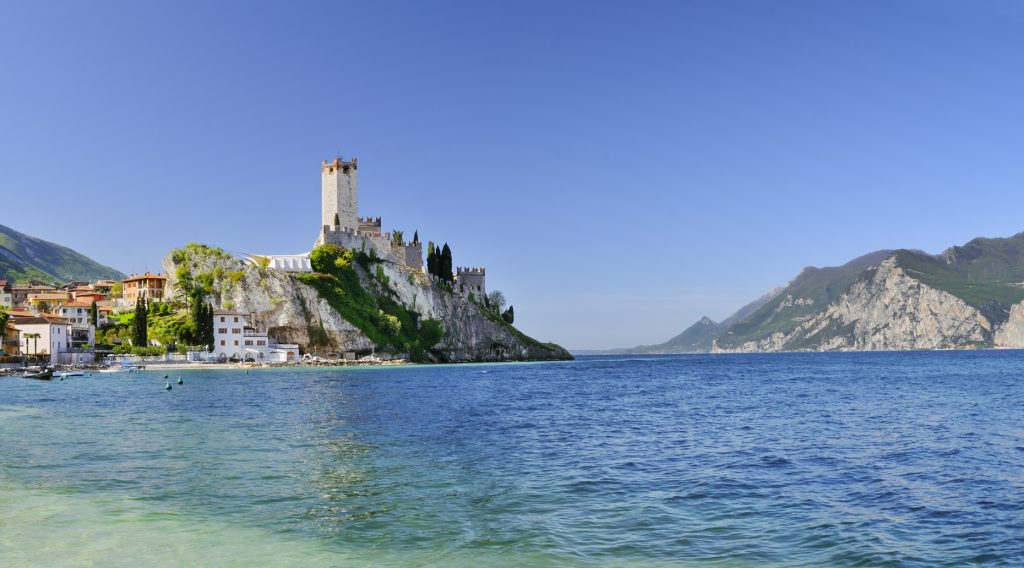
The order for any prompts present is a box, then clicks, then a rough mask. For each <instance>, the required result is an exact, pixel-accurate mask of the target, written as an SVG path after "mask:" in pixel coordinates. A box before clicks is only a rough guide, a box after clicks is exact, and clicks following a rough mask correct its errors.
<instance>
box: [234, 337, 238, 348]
mask: <svg viewBox="0 0 1024 568" xmlns="http://www.w3.org/2000/svg"><path fill="white" fill-rule="evenodd" d="M235 346H236V347H237V346H238V340H237V339H236V340H235Z"/></svg>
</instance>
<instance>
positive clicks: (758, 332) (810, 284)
mask: <svg viewBox="0 0 1024 568" xmlns="http://www.w3.org/2000/svg"><path fill="white" fill-rule="evenodd" d="M890 254H892V251H888V250H881V251H876V252H873V253H870V254H866V255H864V256H861V257H858V258H855V259H853V260H851V261H850V262H847V263H846V264H844V265H842V266H831V267H827V268H815V267H807V268H805V269H804V270H803V272H801V273H800V274H799V275H798V276H797V277H796V278H794V279H793V280H792V282H790V283H789V285H788V286H786V287H785V288H783V289H782V291H781V292H779V293H778V294H776V295H775V296H774V297H773V298H772V299H771V300H769V301H768V302H766V303H765V304H764V305H762V306H761V307H759V308H758V309H757V310H755V311H754V313H752V314H750V315H749V316H747V317H745V318H743V319H741V320H739V321H737V322H736V323H734V324H733V325H732V326H730V327H729V328H728V329H727V330H725V331H724V332H723V333H721V334H720V335H719V336H718V337H717V339H718V344H719V345H720V346H722V347H726V348H729V347H735V346H737V345H740V344H743V343H745V342H747V341H756V340H758V339H761V338H764V337H767V336H769V335H771V334H773V333H775V332H777V331H788V330H790V329H792V328H793V327H795V326H796V325H798V324H799V323H800V322H802V321H804V320H805V319H806V318H808V317H810V316H811V315H813V314H815V313H817V312H818V311H820V310H822V309H824V308H825V306H827V305H828V304H829V303H830V302H832V301H833V300H835V299H836V298H838V297H839V295H840V294H842V293H843V292H845V291H846V290H847V289H849V288H850V286H851V285H852V284H853V283H854V282H856V281H857V278H859V277H860V275H861V274H862V273H863V272H864V271H865V270H867V269H868V268H871V267H873V266H877V265H878V263H880V262H882V261H883V260H884V259H885V258H886V257H888V256H889V255H890Z"/></svg>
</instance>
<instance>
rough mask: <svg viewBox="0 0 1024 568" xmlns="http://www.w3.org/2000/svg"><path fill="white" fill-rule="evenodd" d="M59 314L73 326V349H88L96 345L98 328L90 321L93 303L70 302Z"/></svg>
mask: <svg viewBox="0 0 1024 568" xmlns="http://www.w3.org/2000/svg"><path fill="white" fill-rule="evenodd" d="M97 311H98V310H97ZM57 314H58V315H59V316H61V317H62V318H64V319H65V320H67V321H68V323H70V324H71V335H70V338H71V339H70V344H71V347H76V348H87V347H89V346H92V345H95V344H96V326H94V325H92V322H91V321H90V320H91V319H92V302H89V303H85V302H68V303H67V304H64V305H63V306H61V307H60V308H59V309H58V310H57Z"/></svg>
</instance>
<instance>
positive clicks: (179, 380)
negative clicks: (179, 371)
mask: <svg viewBox="0 0 1024 568" xmlns="http://www.w3.org/2000/svg"><path fill="white" fill-rule="evenodd" d="M184 383H185V381H183V380H181V377H178V384H179V385H181V384H184Z"/></svg>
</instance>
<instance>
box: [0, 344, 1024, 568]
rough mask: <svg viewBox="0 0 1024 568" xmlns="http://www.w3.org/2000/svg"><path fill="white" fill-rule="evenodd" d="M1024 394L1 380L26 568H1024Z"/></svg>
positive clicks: (572, 369) (443, 381)
mask: <svg viewBox="0 0 1024 568" xmlns="http://www.w3.org/2000/svg"><path fill="white" fill-rule="evenodd" d="M485 371H486V372H485ZM1022 371H1024V357H1021V355H1020V354H1018V353H1011V352H1000V353H910V354H850V355H819V354H807V355H783V356H740V357H731V356H722V357H668V358H664V357H663V358H631V359H629V360H627V359H617V358H604V359H601V358H593V359H589V360H582V361H578V362H574V363H557V364H533V365H492V366H453V367H415V368H399V369H396V368H389V369H349V370H329V369H295V370H263V371H254V372H251V373H249V374H241V373H237V372H230V371H202V372H200V371H196V372H190V373H189V375H188V376H187V377H186V382H185V384H184V385H183V386H181V387H179V388H175V389H174V390H173V391H170V392H165V391H164V390H163V389H162V386H163V380H162V374H160V373H143V374H140V375H138V376H132V377H118V376H97V377H90V378H82V379H74V380H68V381H64V382H54V383H42V382H37V381H22V380H19V379H0V458H2V459H0V495H2V496H3V498H2V499H0V559H3V560H2V561H0V564H5V563H6V564H10V565H16V566H31V565H55V564H56V565H83V564H97V565H104V566H117V565H132V566H137V565H175V566H178V565H190V564H202V565H218V566H231V565H238V566H243V565H245V566H249V565H284V566H287V565H296V566H298V565H303V566H308V565H351V564H357V565H364V564H372V565H402V566H407V565H438V566H449V565H474V566H475V565H481V564H486V565H516V566H520V565H552V564H556V565H557V564H565V565H577V564H608V565H622V564H630V565H655V566H656V565H689V564H693V565H706V564H714V565H730V566H732V565H740V566H742V565H766V564H767V565H772V564H774V565H787V566H789V565H801V564H803V565H822V564H826V565H828V564H841V565H849V564H858V563H859V564H864V565H874V564H895V565H921V566H934V565H943V564H944V565H961V564H965V563H971V562H974V563H979V562H981V563H984V562H999V561H1002V562H1003V563H1012V560H1013V559H1015V558H1020V557H1021V555H1022V554H1024V544H1021V542H1020V541H1019V539H1018V537H1019V535H1020V534H1024V524H1022V523H1024V521H1022V519H1024V487H1022V481H1021V477H1020V471H1022V470H1024V421H1022V418H1021V415H1020V412H1019V408H1021V405H1022V403H1024V384H1022V383H1021V381H1019V380H1018V378H1017V377H1019V376H1021V375H1022V374H1024V373H1022Z"/></svg>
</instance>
